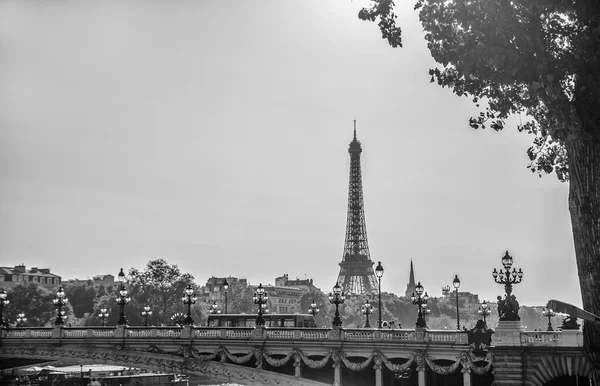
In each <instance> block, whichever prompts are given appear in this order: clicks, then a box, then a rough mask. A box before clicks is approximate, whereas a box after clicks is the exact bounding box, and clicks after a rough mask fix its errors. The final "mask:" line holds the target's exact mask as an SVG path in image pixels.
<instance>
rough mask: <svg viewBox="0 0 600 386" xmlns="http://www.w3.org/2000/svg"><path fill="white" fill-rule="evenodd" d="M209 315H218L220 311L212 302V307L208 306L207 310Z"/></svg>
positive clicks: (215, 303)
mask: <svg viewBox="0 0 600 386" xmlns="http://www.w3.org/2000/svg"><path fill="white" fill-rule="evenodd" d="M208 313H209V314H220V313H221V309H220V308H219V306H218V305H217V302H213V304H212V306H210V310H208Z"/></svg>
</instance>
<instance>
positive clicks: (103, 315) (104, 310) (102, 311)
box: [98, 307, 108, 327]
mask: <svg viewBox="0 0 600 386" xmlns="http://www.w3.org/2000/svg"><path fill="white" fill-rule="evenodd" d="M98 316H100V318H101V319H102V327H104V326H106V318H108V309H107V308H106V307H102V308H100V313H99V314H98Z"/></svg>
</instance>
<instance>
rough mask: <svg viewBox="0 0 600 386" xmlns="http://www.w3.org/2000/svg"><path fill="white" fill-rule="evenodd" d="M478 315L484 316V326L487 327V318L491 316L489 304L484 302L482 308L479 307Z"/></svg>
mask: <svg viewBox="0 0 600 386" xmlns="http://www.w3.org/2000/svg"><path fill="white" fill-rule="evenodd" d="M477 313H478V314H479V315H481V316H483V324H485V325H486V326H487V322H486V321H485V318H486V317H488V316H490V313H491V311H490V309H489V304H488V303H487V302H486V301H485V300H484V301H483V303H481V306H479V309H478V310H477Z"/></svg>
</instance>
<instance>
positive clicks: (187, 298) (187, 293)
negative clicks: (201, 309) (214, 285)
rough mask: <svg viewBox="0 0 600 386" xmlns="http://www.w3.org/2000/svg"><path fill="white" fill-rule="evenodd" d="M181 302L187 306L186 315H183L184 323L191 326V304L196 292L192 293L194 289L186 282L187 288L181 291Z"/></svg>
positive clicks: (194, 302)
mask: <svg viewBox="0 0 600 386" xmlns="http://www.w3.org/2000/svg"><path fill="white" fill-rule="evenodd" d="M181 300H182V301H183V304H185V305H186V306H187V315H186V316H185V324H187V325H188V326H191V325H193V324H194V319H192V304H196V300H198V298H197V297H196V293H194V289H193V288H192V285H191V284H188V286H187V288H186V289H185V290H184V292H183V297H182V298H181Z"/></svg>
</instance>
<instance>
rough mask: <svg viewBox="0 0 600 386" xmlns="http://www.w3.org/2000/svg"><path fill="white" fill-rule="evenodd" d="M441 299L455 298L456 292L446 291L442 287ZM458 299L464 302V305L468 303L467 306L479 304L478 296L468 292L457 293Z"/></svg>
mask: <svg viewBox="0 0 600 386" xmlns="http://www.w3.org/2000/svg"><path fill="white" fill-rule="evenodd" d="M442 297H444V298H453V299H454V298H455V297H456V291H453V290H448V289H447V288H446V287H443V288H442ZM458 299H460V300H462V301H464V302H465V303H469V304H477V303H479V295H477V294H473V293H470V292H461V291H458Z"/></svg>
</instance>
